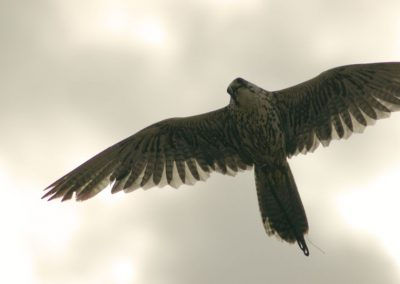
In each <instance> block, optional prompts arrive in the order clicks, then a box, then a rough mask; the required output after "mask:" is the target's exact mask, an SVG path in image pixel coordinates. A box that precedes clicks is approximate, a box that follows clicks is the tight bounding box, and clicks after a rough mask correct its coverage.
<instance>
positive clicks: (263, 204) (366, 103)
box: [42, 62, 400, 256]
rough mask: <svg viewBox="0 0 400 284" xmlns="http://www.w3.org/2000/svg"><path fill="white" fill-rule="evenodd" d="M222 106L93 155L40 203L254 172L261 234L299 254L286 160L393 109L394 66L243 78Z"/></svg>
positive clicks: (398, 65)
mask: <svg viewBox="0 0 400 284" xmlns="http://www.w3.org/2000/svg"><path fill="white" fill-rule="evenodd" d="M227 93H228V94H229V95H230V100H229V104H228V105H227V106H225V107H223V108H220V109H217V110H214V111H211V112H208V113H204V114H200V115H194V116H189V117H177V118H169V119H165V120H162V121H159V122H157V123H154V124H152V125H150V126H148V127H146V128H144V129H142V130H140V131H138V132H137V133H135V134H133V135H132V136H130V137H128V138H126V139H124V140H122V141H120V142H118V143H116V144H114V145H113V146H111V147H109V148H107V149H105V150H104V151H102V152H100V153H99V154H97V155H96V156H94V157H93V158H91V159H89V160H88V161H86V162H85V163H83V164H82V165H80V166H78V167H77V168H76V169H74V170H72V171H71V172H69V173H67V174H66V175H64V176H63V177H61V178H60V179H58V180H56V181H55V182H54V183H52V184H51V185H49V186H48V187H47V188H46V189H45V191H46V192H45V194H44V195H43V197H42V198H47V199H48V200H52V199H56V198H61V200H62V201H65V200H69V199H71V198H72V197H73V196H75V199H76V200H77V201H83V200H87V199H89V198H91V197H93V196H95V195H96V194H98V193H99V192H100V191H102V190H103V189H104V188H106V187H107V186H108V185H111V192H112V193H116V192H120V191H124V192H126V193H127V192H131V191H134V190H136V189H138V188H150V187H153V186H159V187H162V186H165V185H170V186H172V187H175V188H177V187H179V186H180V185H182V184H194V183H195V182H196V181H200V180H202V181H205V180H206V179H207V178H208V177H209V176H210V174H211V173H212V172H219V173H222V174H228V175H235V174H236V173H237V172H240V171H246V170H251V169H253V168H254V175H255V185H256V192H257V198H258V205H259V209H260V212H261V219H262V223H263V225H264V228H265V231H266V233H267V234H268V235H269V236H275V237H277V238H278V239H281V240H283V241H286V242H288V243H296V242H297V244H298V246H299V247H300V249H301V251H302V252H303V253H304V255H306V256H308V255H309V249H308V247H307V243H306V241H305V239H304V237H305V235H306V234H307V233H308V229H309V227H308V221H307V216H306V213H305V209H304V206H303V204H302V201H301V198H300V195H299V192H298V190H297V186H296V183H295V180H294V177H293V174H292V172H291V169H290V167H289V163H288V159H289V158H291V157H292V156H295V155H297V154H299V153H302V154H306V153H309V152H313V151H314V150H315V149H316V148H317V147H318V146H319V145H320V144H322V146H325V147H326V146H328V145H329V144H330V142H331V141H332V140H334V139H346V138H348V137H349V136H350V135H351V134H352V133H361V132H363V130H364V128H365V127H366V126H368V125H371V124H373V123H374V122H375V121H376V120H378V119H381V118H386V117H388V116H389V115H390V114H391V112H393V111H396V110H398V109H399V108H400V62H379V63H362V64H352V65H345V66H340V67H335V68H332V69H329V70H327V71H325V72H322V73H321V74H319V75H317V76H316V77H314V78H312V79H310V80H307V81H305V82H303V83H300V84H298V85H295V86H292V87H289V88H286V89H283V90H278V91H267V90H264V89H262V88H260V87H258V86H257V85H255V84H253V83H251V82H249V81H246V80H245V79H242V78H236V79H235V80H233V81H232V82H231V83H230V85H229V86H228V88H227Z"/></svg>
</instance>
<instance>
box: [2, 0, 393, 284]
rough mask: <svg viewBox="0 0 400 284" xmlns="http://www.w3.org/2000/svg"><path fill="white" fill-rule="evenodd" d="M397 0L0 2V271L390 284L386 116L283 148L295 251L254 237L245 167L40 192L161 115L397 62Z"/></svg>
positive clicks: (41, 279)
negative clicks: (126, 185)
mask: <svg viewBox="0 0 400 284" xmlns="http://www.w3.org/2000/svg"><path fill="white" fill-rule="evenodd" d="M399 11H400V1H398V0H393V1H389V0H388V1H372V0H369V1H361V0H356V1H354V0H353V1H344V0H339V1H328V0H325V1H317V0H314V1H311V0H303V1H297V2H296V1H266V0H264V1H261V0H220V1H212V0H201V1H177V0H176V1H167V0H159V1H150V0H149V1H133V0H130V1H128V0H120V1H115V0H97V1H81V0H80V1H77V0H69V1H61V0H55V1H43V0H35V1H18V0H15V1H0V106H1V111H0V130H1V139H0V194H1V198H0V224H1V227H2V230H1V232H2V233H1V234H0V252H1V253H0V282H1V283H40V284H41V283H61V284H63V283H76V284H79V283H82V284H87V283H96V284H97V283H116V284H122V283H146V284H147V283H149V284H159V283H160V284H163V283H195V284H196V283H290V282H291V281H295V282H296V283H298V284H302V283H364V284H367V283H399V282H400V244H399V239H400V228H399V219H398V218H399V216H400V206H399V199H400V192H399V182H398V176H399V174H400V149H399V145H400V127H399V125H400V115H399V114H394V115H392V117H391V118H390V119H386V120H381V121H378V122H377V126H374V127H370V128H368V129H366V132H365V133H364V134H362V135H354V136H352V137H351V138H350V139H349V140H348V141H341V142H333V143H332V144H331V146H330V147H329V148H324V149H322V148H319V149H318V150H317V151H316V152H315V153H313V154H309V155H306V156H296V157H294V158H292V159H291V160H290V165H291V167H292V171H293V174H294V176H295V179H296V181H297V185H298V188H299V191H300V194H301V196H302V199H303V203H304V206H305V208H306V212H307V216H308V219H309V224H310V232H309V234H308V239H309V240H310V241H311V242H313V243H314V244H315V245H316V246H318V247H319V248H321V249H322V250H323V251H324V252H325V253H322V252H321V251H320V250H319V249H317V248H316V247H315V246H313V245H312V244H309V248H310V251H311V255H310V257H308V258H307V257H305V256H304V255H303V253H302V252H301V251H300V250H299V248H298V247H297V245H288V244H286V243H282V242H280V241H277V240H276V239H274V238H269V237H267V235H266V234H265V232H264V229H263V226H262V223H261V218H260V215H259V209H258V205H257V199H256V192H255V185H254V177H253V173H252V172H246V173H242V174H239V175H238V176H236V177H235V178H231V177H227V176H222V175H219V174H213V175H212V177H211V178H210V179H209V180H208V181H207V182H206V183H197V184H196V185H195V186H192V187H189V186H182V187H181V188H180V189H178V190H174V189H172V188H168V187H165V188H162V189H158V188H154V189H150V190H147V191H143V190H138V191H136V192H134V193H130V194H127V195H125V194H123V193H120V194H116V195H113V196H112V195H111V194H110V190H109V189H106V190H105V191H103V192H102V193H101V194H99V195H98V196H96V198H93V199H91V200H89V201H86V202H83V203H76V202H75V201H72V202H71V201H70V202H66V203H60V202H58V201H54V202H45V201H43V200H40V197H41V195H42V189H43V188H44V187H45V186H47V185H48V184H50V183H51V182H53V181H54V180H55V179H57V178H59V177H60V176H61V175H63V174H65V173H66V172H68V171H70V170H72V169H73V168H74V167H76V166H78V165H79V164H80V163H82V162H84V161H85V160H86V159H88V158H90V157H91V156H93V155H94V154H96V153H97V152H99V151H100V150H103V149H104V148H106V147H108V146H110V145H111V144H113V143H116V142H118V141H119V140H121V139H123V138H125V137H127V136H129V135H131V134H133V133H135V132H136V131H138V130H140V129H141V128H143V127H145V126H147V125H149V124H150V123H153V122H156V121H158V120H161V119H164V118H168V117H173V116H187V115H193V114H198V113H202V112H207V111H210V110H213V109H217V108H220V107H223V106H225V105H226V104H227V103H228V101H229V96H228V95H227V94H226V88H227V86H228V84H229V83H230V82H231V81H232V80H233V79H234V78H235V77H238V76H241V77H243V78H245V79H247V80H249V81H251V82H254V83H256V84H258V85H260V86H261V87H264V88H265V89H268V90H276V89H280V88H285V87H288V86H291V85H294V84H297V83H300V82H302V81H304V80H306V79H309V78H311V77H313V76H315V75H317V74H318V73H320V72H322V71H324V70H326V69H328V68H331V67H335V66H339V65H344V64H352V63H362V62H377V61H400V18H399Z"/></svg>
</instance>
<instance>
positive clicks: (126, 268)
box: [111, 259, 135, 284]
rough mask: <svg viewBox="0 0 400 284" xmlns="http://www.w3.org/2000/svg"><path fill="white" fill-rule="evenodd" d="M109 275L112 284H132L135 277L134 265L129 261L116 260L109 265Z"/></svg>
mask: <svg viewBox="0 0 400 284" xmlns="http://www.w3.org/2000/svg"><path fill="white" fill-rule="evenodd" d="M111 275H112V279H113V283H115V284H128V283H132V281H133V280H134V276H135V270H134V264H133V262H132V261H131V260H130V259H116V260H114V261H113V263H112V264H111Z"/></svg>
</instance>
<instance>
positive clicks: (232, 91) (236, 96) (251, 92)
mask: <svg viewBox="0 0 400 284" xmlns="http://www.w3.org/2000/svg"><path fill="white" fill-rule="evenodd" d="M227 92H228V94H229V95H230V96H231V101H230V105H231V106H232V107H234V108H240V109H242V110H251V109H253V107H256V106H257V105H258V104H259V99H260V95H261V94H262V93H263V92H265V91H264V90H263V89H261V88H260V87H258V86H256V85H254V84H253V83H250V82H249V81H246V80H245V79H242V78H236V79H235V80H233V81H232V83H230V84H229V86H228V89H227Z"/></svg>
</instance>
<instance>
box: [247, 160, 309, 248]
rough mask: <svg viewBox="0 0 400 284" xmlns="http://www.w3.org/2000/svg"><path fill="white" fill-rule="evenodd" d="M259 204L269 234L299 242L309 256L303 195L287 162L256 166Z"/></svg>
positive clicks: (290, 241) (291, 241)
mask: <svg viewBox="0 0 400 284" xmlns="http://www.w3.org/2000/svg"><path fill="white" fill-rule="evenodd" d="M254 170H255V177H256V187H257V196H258V203H259V206H260V211H261V217H262V220H263V223H264V227H265V230H266V232H267V234H268V235H276V236H278V237H279V238H281V239H283V240H285V241H287V242H289V243H293V242H295V241H297V243H298V245H299V247H300V249H301V250H302V251H303V252H304V254H305V255H309V251H308V247H307V244H306V242H305V240H304V234H306V233H307V231H308V223H307V217H306V213H305V211H304V207H303V204H302V202H301V199H300V195H299V193H298V191H297V187H296V184H295V182H294V178H293V175H292V172H291V171H290V168H289V164H288V163H287V161H283V162H282V163H280V164H274V165H256V166H255V169H254Z"/></svg>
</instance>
